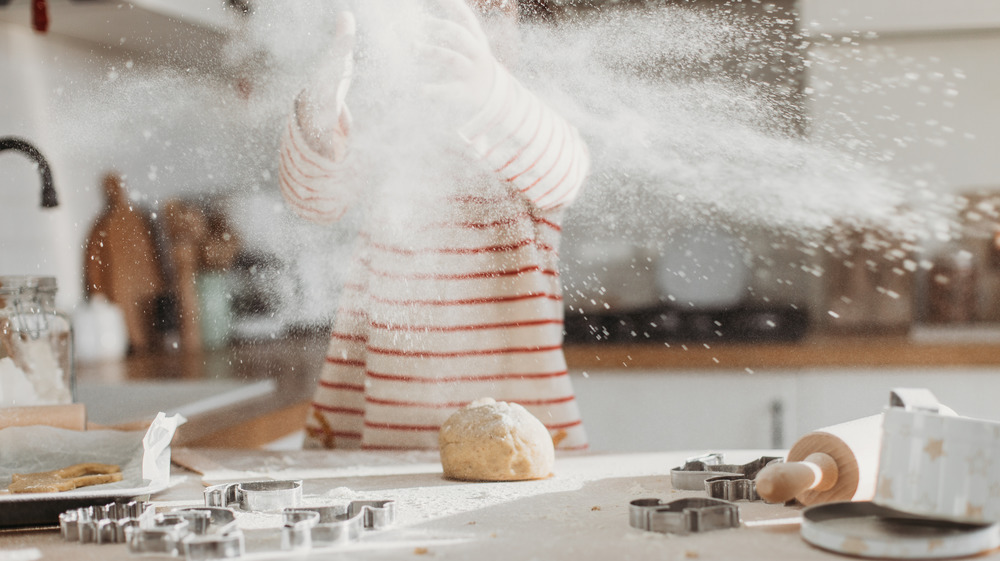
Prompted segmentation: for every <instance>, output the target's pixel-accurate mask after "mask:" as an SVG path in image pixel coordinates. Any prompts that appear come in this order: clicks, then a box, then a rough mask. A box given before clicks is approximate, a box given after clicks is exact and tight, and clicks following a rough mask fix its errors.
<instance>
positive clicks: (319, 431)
mask: <svg viewBox="0 0 1000 561" xmlns="http://www.w3.org/2000/svg"><path fill="white" fill-rule="evenodd" d="M306 430H307V431H308V432H309V435H310V436H316V437H318V436H330V435H332V436H336V437H338V438H351V439H356V440H360V439H361V433H360V432H347V431H336V430H326V429H324V428H322V427H306Z"/></svg>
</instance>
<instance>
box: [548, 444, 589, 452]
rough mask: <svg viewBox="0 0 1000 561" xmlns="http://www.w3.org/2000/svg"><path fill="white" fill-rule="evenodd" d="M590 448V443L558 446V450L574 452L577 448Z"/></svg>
mask: <svg viewBox="0 0 1000 561" xmlns="http://www.w3.org/2000/svg"><path fill="white" fill-rule="evenodd" d="M589 448H590V445H589V444H580V445H579V446H556V450H559V451H566V452H574V451H577V450H587V449H589Z"/></svg>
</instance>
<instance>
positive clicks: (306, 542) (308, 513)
mask: <svg viewBox="0 0 1000 561" xmlns="http://www.w3.org/2000/svg"><path fill="white" fill-rule="evenodd" d="M282 514H283V517H284V527H283V528H282V532H281V548H282V549H285V550H304V549H312V548H316V547H332V546H336V545H340V544H344V543H347V542H350V541H354V540H356V539H358V538H359V537H360V536H361V534H362V533H363V532H364V531H365V530H381V529H382V528H385V527H387V526H391V525H392V524H393V523H394V522H395V520H396V502H395V501H393V500H384V501H352V502H351V503H350V504H348V505H347V506H323V507H308V508H287V509H285V510H284V512H283V513H282Z"/></svg>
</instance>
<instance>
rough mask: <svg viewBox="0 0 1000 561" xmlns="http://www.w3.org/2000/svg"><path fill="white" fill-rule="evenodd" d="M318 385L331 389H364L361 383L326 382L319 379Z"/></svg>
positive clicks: (350, 390)
mask: <svg viewBox="0 0 1000 561" xmlns="http://www.w3.org/2000/svg"><path fill="white" fill-rule="evenodd" d="M319 385H320V386H323V387H324V388H330V389H331V390H342V391H345V392H363V391H365V386H364V385H363V384H348V383H345V382H328V381H326V380H320V381H319Z"/></svg>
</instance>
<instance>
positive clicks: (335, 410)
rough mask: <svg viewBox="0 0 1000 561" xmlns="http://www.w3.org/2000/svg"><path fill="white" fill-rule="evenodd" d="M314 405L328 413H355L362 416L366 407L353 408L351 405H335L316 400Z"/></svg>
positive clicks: (315, 407)
mask: <svg viewBox="0 0 1000 561" xmlns="http://www.w3.org/2000/svg"><path fill="white" fill-rule="evenodd" d="M312 406H313V409H319V410H320V411H325V412H327V413H339V414H341V415H355V416H357V417H361V416H363V415H364V414H365V410H364V409H352V408H350V407H333V406H330V405H323V404H322V403H316V402H315V401H314V402H313V404H312Z"/></svg>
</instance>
